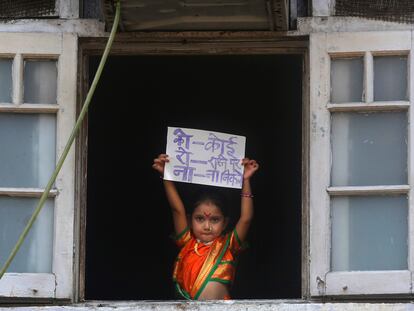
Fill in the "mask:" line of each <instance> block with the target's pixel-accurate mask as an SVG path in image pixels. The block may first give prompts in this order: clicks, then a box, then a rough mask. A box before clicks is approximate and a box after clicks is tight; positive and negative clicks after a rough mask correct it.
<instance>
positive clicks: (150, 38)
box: [75, 31, 309, 301]
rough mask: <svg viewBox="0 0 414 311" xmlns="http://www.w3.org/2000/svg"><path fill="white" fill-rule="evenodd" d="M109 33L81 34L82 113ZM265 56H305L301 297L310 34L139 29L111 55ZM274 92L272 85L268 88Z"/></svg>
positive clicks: (82, 154)
mask: <svg viewBox="0 0 414 311" xmlns="http://www.w3.org/2000/svg"><path fill="white" fill-rule="evenodd" d="M105 43H106V38H80V41H79V62H78V66H79V67H78V71H79V86H80V87H79V93H78V107H77V113H78V114H79V112H80V110H81V109H82V104H83V101H84V99H85V97H86V94H87V91H88V85H89V82H88V81H89V72H88V64H89V57H90V56H96V55H101V54H102V51H103V49H104V47H105ZM255 54H256V55H264V54H267V55H269V54H275V55H283V54H299V55H302V56H303V75H302V81H303V83H302V125H301V126H302V133H303V134H302V159H303V160H302V185H303V186H302V298H306V297H309V287H308V264H307V263H308V240H309V239H308V188H307V187H308V183H307V180H308V162H307V160H306V159H308V144H309V139H308V135H307V133H308V130H307V129H308V127H309V126H308V120H309V118H308V107H309V102H308V98H309V96H308V93H309V85H308V83H307V81H308V79H309V74H308V37H307V36H281V35H277V34H276V35H275V33H273V32H268V31H258V32H253V31H250V32H247V31H246V32H219V31H217V32H210V31H206V32H190V31H189V32H168V33H166V32H151V33H145V32H142V33H140V32H134V33H119V34H118V35H117V37H116V38H115V41H114V43H113V46H112V49H111V55H115V56H121V55H189V56H190V55H255ZM269 91H270V90H269ZM87 128H88V125H87V120H85V122H84V123H83V126H82V128H81V133H80V137H79V140H78V143H77V149H76V163H77V166H76V185H77V186H76V216H75V217H76V223H77V226H76V228H75V230H76V243H75V246H76V248H77V249H76V252H75V253H76V254H77V256H76V258H75V264H76V265H77V267H76V271H77V273H76V275H75V278H76V279H75V301H85V251H86V250H85V245H86V244H85V237H86V209H87V203H86V198H87V180H86V172H87V147H86V146H87V137H88V133H87Z"/></svg>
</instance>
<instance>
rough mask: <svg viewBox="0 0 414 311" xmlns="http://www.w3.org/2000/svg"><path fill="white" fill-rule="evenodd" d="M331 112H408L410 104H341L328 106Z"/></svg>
mask: <svg viewBox="0 0 414 311" xmlns="http://www.w3.org/2000/svg"><path fill="white" fill-rule="evenodd" d="M326 107H327V108H328V110H329V111H331V112H339V111H391V110H394V111H395V110H408V108H409V107H410V102H407V101H398V102H370V103H341V104H328V105H327V106H326Z"/></svg>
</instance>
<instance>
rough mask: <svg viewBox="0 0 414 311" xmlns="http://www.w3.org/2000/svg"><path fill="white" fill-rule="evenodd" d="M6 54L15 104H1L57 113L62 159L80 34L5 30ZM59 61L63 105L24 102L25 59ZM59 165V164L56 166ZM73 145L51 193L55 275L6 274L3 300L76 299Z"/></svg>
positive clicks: (71, 119)
mask: <svg viewBox="0 0 414 311" xmlns="http://www.w3.org/2000/svg"><path fill="white" fill-rule="evenodd" d="M0 41H1V42H7V44H4V45H0V57H4V58H12V59H13V67H12V81H13V94H12V103H8V104H4V103H2V104H0V113H22V114H25V113H31V114H54V115H55V116H56V145H55V146H56V150H55V152H56V163H57V161H58V158H59V156H60V155H61V154H62V151H63V150H64V147H65V145H66V142H67V140H68V138H69V136H70V133H71V130H72V127H73V126H74V124H75V111H76V82H77V80H76V78H77V36H76V35H74V34H51V33H49V34H48V33H0ZM25 59H29V60H33V59H36V60H37V59H40V60H41V59H45V60H46V59H47V60H53V59H55V60H56V61H57V91H56V92H57V103H56V104H30V103H23V83H24V81H23V66H24V60H25ZM56 163H55V164H56ZM74 168H75V152H74V149H72V150H71V151H70V152H69V154H68V157H67V159H66V162H65V164H64V165H63V167H62V170H61V171H60V174H59V176H58V178H57V179H56V182H55V186H54V188H53V189H52V190H51V192H50V194H49V198H54V236H53V258H52V272H51V273H7V272H6V273H5V274H4V276H3V278H2V279H1V280H0V297H2V298H52V299H72V293H73V286H72V285H73V263H74V262H73V243H74V233H73V231H74V178H75V177H74V176H75V174H74V170H75V169H74ZM43 191H44V188H22V187H19V188H0V196H8V197H16V198H17V197H30V198H40V196H41V195H42V193H43Z"/></svg>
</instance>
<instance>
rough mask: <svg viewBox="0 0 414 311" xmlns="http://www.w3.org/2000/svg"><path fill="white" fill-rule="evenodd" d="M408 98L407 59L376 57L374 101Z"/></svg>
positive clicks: (402, 57)
mask: <svg viewBox="0 0 414 311" xmlns="http://www.w3.org/2000/svg"><path fill="white" fill-rule="evenodd" d="M407 98H408V97H407V57H406V56H381V57H374V100H378V101H390V100H407Z"/></svg>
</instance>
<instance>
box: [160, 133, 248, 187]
mask: <svg viewBox="0 0 414 311" xmlns="http://www.w3.org/2000/svg"><path fill="white" fill-rule="evenodd" d="M245 146H246V137H244V136H238V135H231V134H225V133H219V132H212V131H203V130H196V129H187V128H178V127H168V133H167V150H166V153H167V154H168V155H169V158H170V162H169V163H167V164H166V166H165V171H164V179H167V180H173V181H180V182H187V183H195V184H203V185H211V186H220V187H229V188H239V189H240V188H241V187H242V183H243V166H242V165H241V160H242V159H243V158H244V152H245Z"/></svg>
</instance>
